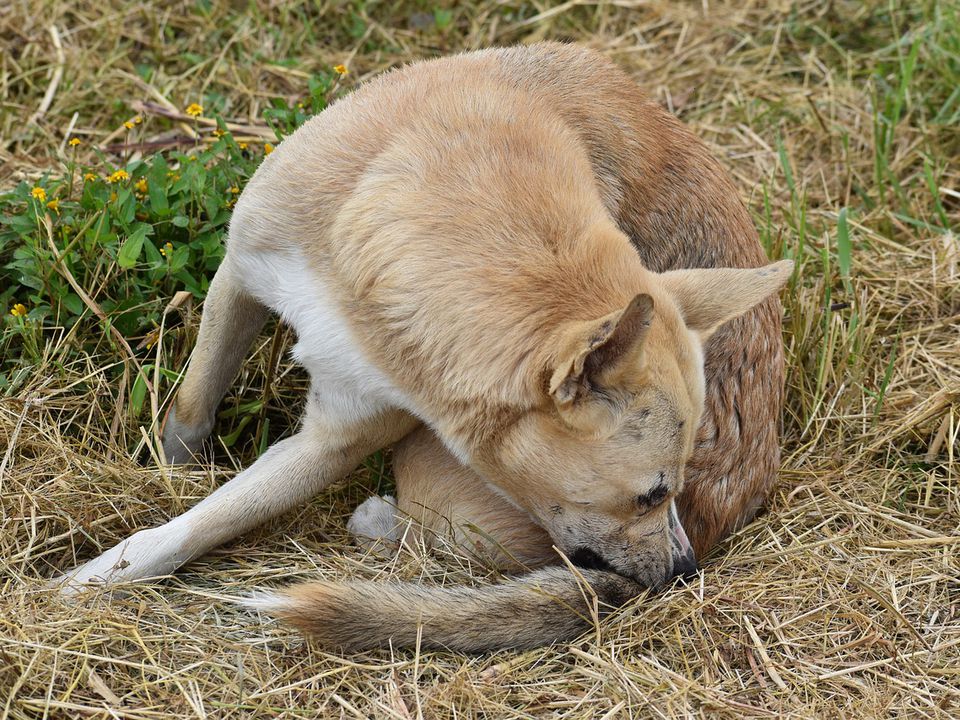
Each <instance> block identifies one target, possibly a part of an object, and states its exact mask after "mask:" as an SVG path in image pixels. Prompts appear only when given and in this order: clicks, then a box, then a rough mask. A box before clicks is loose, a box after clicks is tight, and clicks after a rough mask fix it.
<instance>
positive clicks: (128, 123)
mask: <svg viewBox="0 0 960 720" xmlns="http://www.w3.org/2000/svg"><path fill="white" fill-rule="evenodd" d="M123 126H124V127H125V128H126V129H127V130H133V123H132V122H130V121H129V120H127V121H126V122H125V123H124V124H123Z"/></svg>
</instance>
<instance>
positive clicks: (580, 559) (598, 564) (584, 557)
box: [568, 547, 613, 571]
mask: <svg viewBox="0 0 960 720" xmlns="http://www.w3.org/2000/svg"><path fill="white" fill-rule="evenodd" d="M568 557H569V558H570V562H572V563H573V564H574V565H576V566H577V567H581V568H584V569H586V570H610V571H613V567H612V566H611V565H610V563H608V562H607V561H606V560H604V559H603V558H602V557H600V556H599V555H597V553H595V552H594V551H593V550H591V549H590V548H588V547H578V548H577V549H576V550H574V551H573V552H572V553H570V555H569V556H568Z"/></svg>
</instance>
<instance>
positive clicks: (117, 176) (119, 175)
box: [107, 170, 130, 183]
mask: <svg viewBox="0 0 960 720" xmlns="http://www.w3.org/2000/svg"><path fill="white" fill-rule="evenodd" d="M129 179H130V173H128V172H127V171H126V170H117V171H116V172H115V173H112V174H110V175H108V176H107V182H108V183H115V182H120V181H121V180H129Z"/></svg>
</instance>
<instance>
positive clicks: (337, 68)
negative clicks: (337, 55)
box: [333, 65, 347, 75]
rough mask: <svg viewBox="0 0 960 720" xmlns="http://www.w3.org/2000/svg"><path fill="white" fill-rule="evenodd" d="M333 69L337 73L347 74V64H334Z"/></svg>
mask: <svg viewBox="0 0 960 720" xmlns="http://www.w3.org/2000/svg"><path fill="white" fill-rule="evenodd" d="M333 71H334V72H335V73H337V74H338V75H346V74H347V66H346V65H334V66H333Z"/></svg>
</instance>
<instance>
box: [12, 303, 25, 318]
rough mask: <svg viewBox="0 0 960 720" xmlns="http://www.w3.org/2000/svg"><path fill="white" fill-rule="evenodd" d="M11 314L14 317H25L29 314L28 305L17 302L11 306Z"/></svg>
mask: <svg viewBox="0 0 960 720" xmlns="http://www.w3.org/2000/svg"><path fill="white" fill-rule="evenodd" d="M10 314H11V315H13V316H14V317H23V316H24V315H26V314H27V306H26V305H24V304H23V303H17V304H16V305H14V306H13V307H12V308H10Z"/></svg>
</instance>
